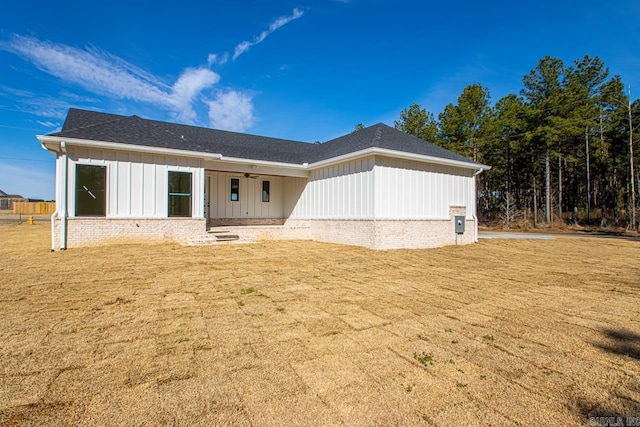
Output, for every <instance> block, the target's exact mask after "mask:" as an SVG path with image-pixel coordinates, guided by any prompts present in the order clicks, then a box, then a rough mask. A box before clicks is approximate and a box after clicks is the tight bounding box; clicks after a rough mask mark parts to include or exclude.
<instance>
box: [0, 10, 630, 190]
mask: <svg viewBox="0 0 640 427" xmlns="http://www.w3.org/2000/svg"><path fill="white" fill-rule="evenodd" d="M3 3H4V5H3V6H2V8H1V9H2V13H1V14H0V189H2V190H4V191H5V192H8V193H18V194H22V195H23V196H25V197H31V198H43V199H51V198H53V193H54V169H55V167H54V160H53V157H52V156H51V155H50V154H48V153H47V152H45V151H44V150H43V149H42V148H41V147H40V145H39V143H38V141H37V140H36V138H35V135H36V134H46V133H50V132H54V131H56V130H59V129H60V127H61V126H62V123H63V122H64V117H65V114H66V111H67V109H68V108H69V107H77V108H85V109H93V110H98V111H103V112H110V113H116V114H123V115H133V114H136V115H138V116H141V117H146V118H151V119H155V120H165V121H176V122H181V123H187V124H195V125H198V126H206V127H215V128H219V129H228V130H236V131H244V132H249V133H253V134H258V135H266V136H273V137H280V138H288V139H295V140H300V141H307V142H314V141H316V140H319V141H326V140H329V139H332V138H334V137H337V136H340V135H343V134H345V133H347V132H350V131H351V130H353V128H354V126H355V125H356V124H357V123H363V124H364V125H366V126H368V125H372V124H375V123H378V122H384V123H387V124H389V125H393V121H394V120H397V119H398V116H399V113H400V111H401V110H402V109H403V108H406V107H408V106H409V105H411V104H412V103H414V102H417V103H419V104H421V105H422V106H423V107H424V108H426V109H427V110H429V111H430V112H433V113H434V114H435V115H436V116H437V115H438V114H439V113H440V112H442V110H443V109H444V106H445V105H446V104H448V103H455V102H456V99H457V97H458V96H459V95H460V93H461V91H462V89H463V88H464V87H465V86H467V85H469V84H473V83H480V84H482V85H484V86H486V87H488V88H489V91H490V93H491V98H492V101H493V102H495V101H497V100H498V99H499V98H500V97H502V96H504V95H507V94H508V93H519V91H520V89H521V88H522V77H523V76H524V75H525V74H527V73H528V72H529V71H530V70H531V69H532V68H534V67H535V66H536V64H537V62H538V61H539V60H540V59H541V58H543V57H544V56H545V55H551V56H554V57H557V58H560V59H562V60H563V61H564V62H565V64H568V63H571V62H572V61H573V60H575V59H579V58H582V57H583V56H584V55H585V54H586V55H590V56H599V57H600V58H601V59H602V60H603V61H604V63H605V65H606V66H607V67H608V68H609V69H610V72H611V74H619V75H620V76H621V77H622V80H623V82H624V83H625V84H631V86H632V91H634V93H633V98H634V99H635V98H638V97H640V96H639V95H640V31H639V30H638V27H637V22H638V19H639V18H640V2H638V1H636V0H616V1H611V2H603V1H591V0H555V1H549V0H537V1H529V0H522V1H517V2H516V1H507V0H504V1H488V2H478V1H466V0H464V1H463V0H458V1H455V0H453V1H448V2H437V3H436V2H424V1H408V0H399V1H382V0H341V1H339V0H297V1H283V0H273V1H257V0H256V1H240V0H236V1H211V0H209V1H202V2H185V3H184V4H182V3H176V2H165V1H162V0H158V1H154V2H138V1H135V0H129V1H126V2H125V1H121V0H114V1H111V2H96V3H97V4H95V5H94V4H92V3H94V2H86V1H83V2H77V1H65V2H52V1H46V2H45V1H31V2H11V3H10V4H9V2H8V1H3Z"/></svg>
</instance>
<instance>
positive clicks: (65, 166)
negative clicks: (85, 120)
mask: <svg viewBox="0 0 640 427" xmlns="http://www.w3.org/2000/svg"><path fill="white" fill-rule="evenodd" d="M60 152H61V153H62V203H61V205H62V208H61V209H60V215H61V216H62V218H61V219H62V227H61V230H60V250H61V251H64V250H66V249H67V197H68V195H67V193H68V188H67V187H68V181H69V173H68V171H69V161H68V158H67V144H66V142H64V141H62V142H61V143H60Z"/></svg>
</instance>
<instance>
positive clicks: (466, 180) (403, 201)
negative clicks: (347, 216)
mask: <svg viewBox="0 0 640 427" xmlns="http://www.w3.org/2000/svg"><path fill="white" fill-rule="evenodd" d="M473 174H474V171H473V170H469V169H462V168H455V167H451V166H443V165H437V164H429V163H423V162H416V161H411V160H403V159H393V158H389V157H376V166H375V182H376V190H375V191H376V193H375V212H376V215H375V216H376V218H380V219H449V207H450V206H465V207H466V213H467V219H471V218H473V215H475V212H476V206H475V194H474V191H475V185H474V177H473Z"/></svg>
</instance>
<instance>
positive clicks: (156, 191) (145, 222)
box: [38, 109, 489, 249]
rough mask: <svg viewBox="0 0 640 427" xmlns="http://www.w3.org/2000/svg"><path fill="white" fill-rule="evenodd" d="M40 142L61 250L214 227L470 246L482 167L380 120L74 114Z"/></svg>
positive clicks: (244, 233)
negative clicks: (297, 122) (329, 125)
mask: <svg viewBox="0 0 640 427" xmlns="http://www.w3.org/2000/svg"><path fill="white" fill-rule="evenodd" d="M38 139H39V140H40V142H41V144H42V146H43V148H45V149H46V150H48V151H50V152H51V153H53V154H54V155H56V157H57V160H56V202H57V210H56V213H55V214H54V216H53V217H52V221H55V227H53V226H52V231H53V235H52V248H53V247H55V248H61V249H65V248H67V247H77V246H83V245H90V244H97V243H102V242H105V241H108V240H117V239H141V238H143V239H158V240H173V241H178V242H182V243H188V242H192V243H194V242H205V241H207V239H208V237H207V236H208V234H207V231H211V230H212V229H213V230H214V231H215V230H216V227H220V226H224V227H225V229H226V231H228V230H229V227H238V228H234V229H233V230H234V233H237V234H238V235H239V236H240V238H241V239H243V240H251V239H255V238H260V237H263V238H274V239H314V240H318V241H323V242H334V243H342V244H351V245H359V246H365V247H368V248H373V249H392V248H425V247H435V246H442V245H446V244H454V243H456V242H458V243H471V242H473V241H476V239H477V218H476V188H475V176H476V175H477V174H479V173H480V172H482V171H483V170H488V169H489V167H488V166H485V165H482V164H478V163H475V162H473V161H471V160H469V159H467V158H465V157H462V156H460V155H458V154H455V153H452V152H450V151H448V150H445V149H443V148H441V147H438V146H435V145H433V144H430V143H427V142H425V141H422V140H420V139H418V138H416V137H413V136H410V135H408V134H406V133H403V132H400V131H398V130H396V129H393V128H391V127H389V126H386V125H384V124H381V123H380V124H377V125H374V126H371V127H368V128H365V129H362V130H359V131H357V132H353V133H350V134H348V135H345V136H343V137H340V138H337V139H334V140H331V141H328V142H326V143H323V144H308V143H303V142H297V141H289V140H282V139H275V138H267V137H262V136H254V135H247V134H241V133H234V132H226V131H220V130H213V129H206V128H199V127H194V126H186V125H179V124H173V123H165V122H158V121H153V120H146V119H142V118H140V117H137V116H131V117H124V116H118V115H113V114H105V113H97V112H91V111H85V110H77V109H71V110H69V114H68V115H67V119H66V121H65V123H64V126H63V128H62V130H61V131H60V132H57V133H53V134H49V135H44V136H38ZM455 216H463V217H464V223H463V221H462V220H460V221H459V222H460V223H459V224H458V227H459V228H460V227H461V228H464V233H462V234H456V232H455V230H456V228H455V225H454V217H455ZM458 231H460V230H458Z"/></svg>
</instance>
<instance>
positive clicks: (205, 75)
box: [169, 68, 220, 123]
mask: <svg viewBox="0 0 640 427" xmlns="http://www.w3.org/2000/svg"><path fill="white" fill-rule="evenodd" d="M218 81H220V76H219V75H218V74H216V73H214V72H213V71H211V70H209V69H208V68H189V69H187V70H185V71H184V72H183V73H182V75H181V76H180V77H179V78H178V80H177V81H176V82H175V84H174V85H173V87H172V89H171V92H172V93H171V96H170V98H169V99H170V102H171V103H172V104H173V106H174V111H176V112H177V118H178V120H180V121H181V122H187V123H194V122H195V120H196V112H195V110H194V109H193V106H192V104H193V101H194V99H195V97H196V96H198V95H199V94H200V93H201V92H202V91H203V90H204V89H206V88H208V87H211V86H213V85H214V84H216V83H218Z"/></svg>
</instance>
